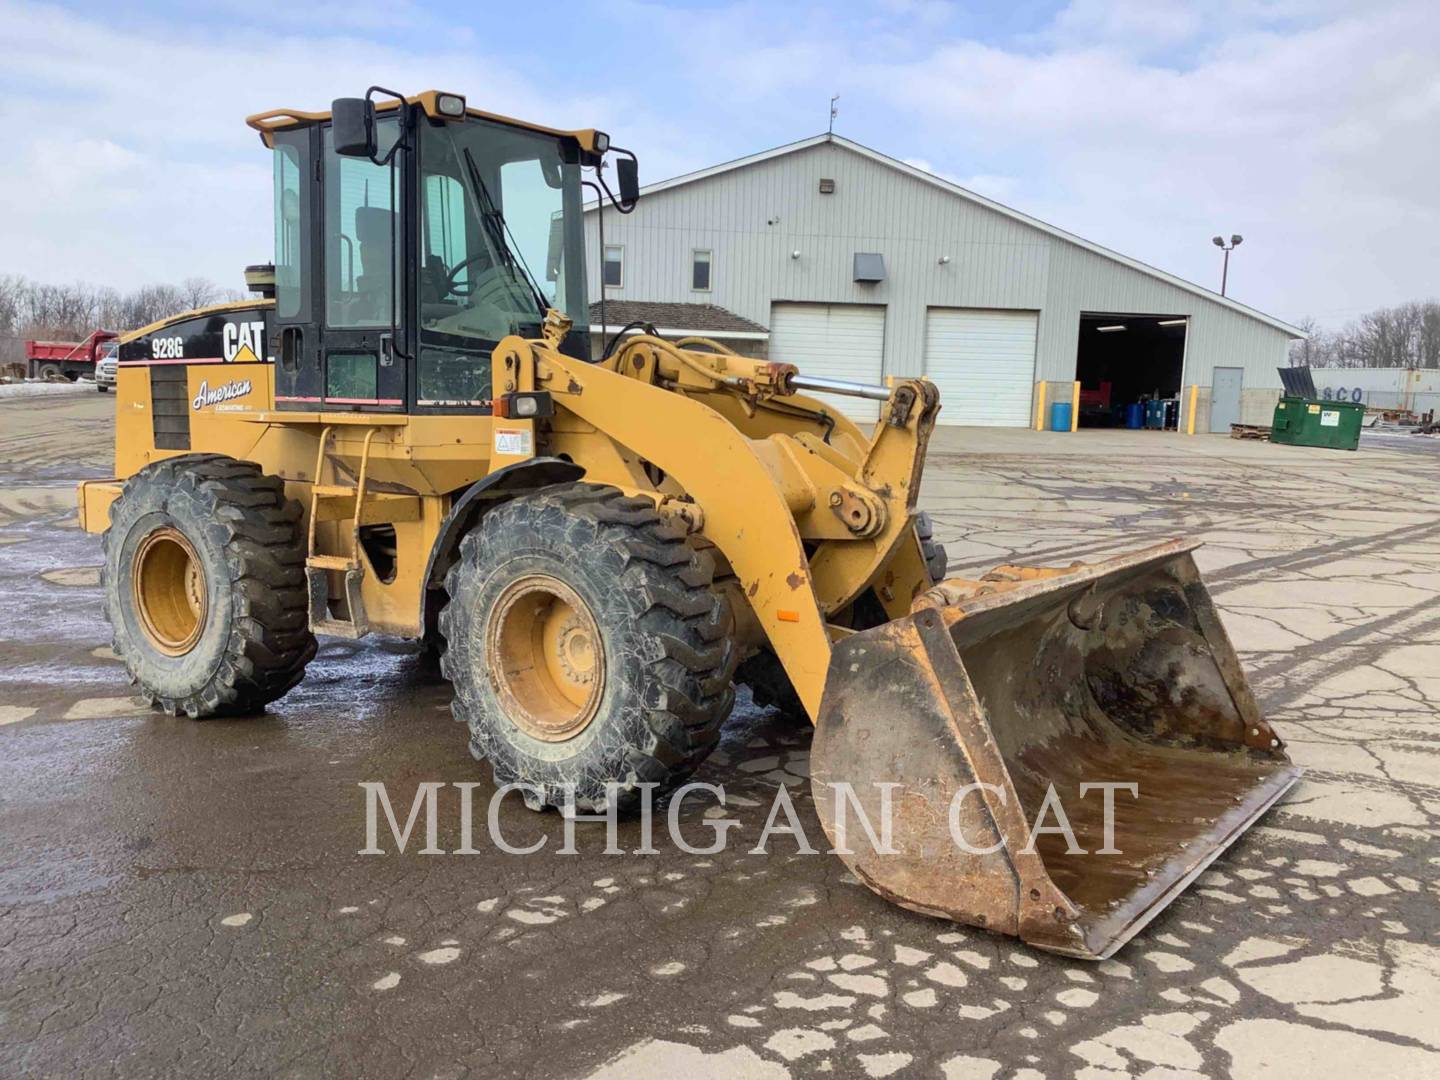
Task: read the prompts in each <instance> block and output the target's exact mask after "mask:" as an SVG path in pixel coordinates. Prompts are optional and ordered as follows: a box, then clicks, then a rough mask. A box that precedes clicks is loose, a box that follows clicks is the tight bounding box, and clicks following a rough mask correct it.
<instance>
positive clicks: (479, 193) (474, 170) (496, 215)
mask: <svg viewBox="0 0 1440 1080" xmlns="http://www.w3.org/2000/svg"><path fill="white" fill-rule="evenodd" d="M463 153H464V155H465V167H466V169H468V170H469V172H470V182H471V184H473V185H474V187H475V197H476V198H477V199H478V200H479V202H480V203H481V205H482V208H481V214H480V217H481V219H482V220H483V221H484V222H485V229H486V231H487V232H489V233H490V242H491V243H492V244H494V245H495V247H496V249H497V250H498V251H499V252H500V256H501V258H503V259H504V260H505V265H506V266H507V267H509V268H510V272H511V274H512V276H514V277H516V278H518V279H519V280H520V281H522V282H523V283H524V284H525V287H526V288H527V289H529V290H530V296H531V299H533V300H534V301H535V305H536V311H538V312H539V313H540V315H541V317H542V318H543V317H544V315H545V312H546V311H547V310H548V309H549V307H550V301H549V300H548V299H546V297H545V294H544V293H543V292H541V291H540V286H539V285H537V284H536V283H535V278H534V276H533V275H532V274H531V273H530V267H529V266H527V265H526V264H525V256H524V255H521V254H520V252H519V246H518V245H515V246H512V245H511V243H509V242H507V241H506V237H507V236H508V237H509V238H510V240H511V241H513V240H514V239H515V234H514V233H512V232H511V231H510V226H509V225H508V224H507V223H506V221H505V215H504V214H502V213H500V207H498V206H496V205H495V200H494V199H493V198H491V196H490V189H489V188H488V187H486V186H485V180H484V178H483V177H482V176H481V175H480V168H479V166H477V165H476V164H475V158H474V157H472V156H471V154H470V148H469V147H468V146H467V147H465V149H464V151H463Z"/></svg>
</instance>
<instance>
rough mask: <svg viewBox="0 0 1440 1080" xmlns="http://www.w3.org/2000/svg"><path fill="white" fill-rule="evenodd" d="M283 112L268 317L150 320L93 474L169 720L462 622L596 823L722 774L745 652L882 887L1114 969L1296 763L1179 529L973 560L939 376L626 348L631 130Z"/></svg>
mask: <svg viewBox="0 0 1440 1080" xmlns="http://www.w3.org/2000/svg"><path fill="white" fill-rule="evenodd" d="M248 122H249V124H250V126H251V127H253V128H255V129H256V130H257V131H258V132H259V134H260V136H261V138H262V140H263V141H264V143H265V145H266V146H267V147H268V148H269V149H270V151H271V152H272V156H273V164H274V195H275V259H274V263H273V266H269V265H267V266H264V267H256V268H251V269H252V274H253V281H254V286H255V290H256V291H257V292H259V293H260V294H261V298H260V299H257V300H255V301H253V302H242V303H237V304H228V305H220V306H216V307H209V308H204V309H201V310H197V311H192V312H188V313H186V314H183V315H180V316H176V317H175V318H172V319H167V320H164V321H163V322H159V323H156V324H154V325H152V326H147V327H144V328H143V329H141V330H138V331H136V332H133V333H131V334H128V335H127V336H125V337H124V338H123V339H122V340H121V342H120V345H119V371H118V386H117V398H118V400H117V403H116V404H117V411H116V454H115V477H114V478H110V479H103V480H95V481H89V482H86V483H84V484H82V485H81V487H80V492H79V502H80V517H81V523H82V525H83V526H84V527H85V528H86V529H88V530H90V531H92V532H103V533H104V589H105V603H106V613H107V616H108V618H109V621H110V623H111V626H112V629H113V636H114V648H115V651H116V653H117V654H118V655H119V656H120V657H121V658H122V659H123V660H124V662H125V664H126V666H127V667H128V669H129V672H130V676H131V680H132V682H134V683H135V684H136V685H137V686H138V688H139V692H140V693H141V694H142V695H143V696H144V697H146V698H148V699H149V700H150V701H151V702H152V703H153V704H154V705H155V706H157V707H158V708H159V709H162V710H163V711H165V712H166V713H169V714H171V715H179V714H184V715H186V716H189V717H191V718H194V719H203V718H205V717H210V716H217V715H223V714H236V713H247V712H254V711H257V710H260V709H262V708H263V707H264V706H265V705H266V704H267V703H269V702H271V701H274V700H276V699H277V698H279V697H281V696H282V695H283V694H285V693H286V692H287V691H288V690H289V689H290V688H291V687H293V686H294V685H295V684H296V683H297V682H299V680H300V679H301V678H302V676H303V674H304V670H305V665H306V663H307V662H308V661H309V660H310V659H311V657H312V656H313V655H314V652H315V638H314V635H316V634H320V635H332V636H339V637H350V638H355V637H360V636H363V635H365V634H369V633H379V634H388V635H396V636H400V637H405V638H411V639H426V640H430V641H433V642H435V643H436V646H437V648H439V649H440V650H442V659H441V665H442V670H443V672H444V673H445V675H446V676H447V677H448V679H449V680H450V682H451V683H452V684H453V687H454V704H453V709H454V713H455V716H456V718H457V719H459V720H462V721H464V722H465V723H466V725H467V726H468V729H469V737H470V746H471V749H472V751H473V753H474V754H475V756H476V757H478V758H481V759H483V760H485V761H488V762H489V763H490V765H491V767H492V768H493V771H494V775H495V779H496V781H497V782H498V783H509V784H516V785H521V787H522V790H523V792H524V795H525V798H526V800H527V801H528V802H529V804H530V805H531V806H532V807H534V808H537V809H538V808H542V807H546V806H560V807H565V806H569V807H573V808H582V809H588V810H598V809H601V808H605V807H608V806H610V805H612V804H614V805H620V806H628V805H631V804H633V803H635V802H636V800H637V797H638V796H639V793H640V792H641V791H642V790H643V789H644V787H645V786H646V785H656V786H657V787H658V788H659V789H660V790H661V791H662V792H663V791H665V790H669V789H671V788H673V787H674V786H675V785H677V784H678V783H680V782H681V781H682V780H683V778H684V777H686V776H687V775H689V774H690V773H691V772H692V771H693V770H694V769H695V768H696V767H697V766H698V765H699V764H700V762H701V761H702V760H703V759H704V758H705V756H706V754H707V753H708V752H709V751H710V750H711V748H712V747H713V746H714V745H715V742H716V740H717V737H718V732H719V729H720V726H721V724H722V723H723V722H724V720H725V718H726V715H727V714H728V712H729V710H730V707H731V703H732V701H733V697H734V684H735V682H736V680H737V671H738V673H739V677H740V678H742V679H745V680H747V681H750V682H752V683H753V684H754V685H755V687H756V693H757V696H760V697H761V698H762V699H764V700H774V701H788V702H791V703H792V704H793V707H794V708H795V709H797V710H798V711H801V712H803V714H804V715H805V716H806V717H807V718H808V719H810V720H811V721H812V722H813V723H814V724H815V728H816V730H815V735H814V744H813V754H812V768H813V786H814V795H815V800H816V805H817V807H818V812H819V815H820V817H821V820H822V823H823V824H824V826H825V828H826V830H827V833H828V834H829V836H830V839H831V841H832V843H833V844H834V847H835V850H836V851H837V852H838V853H840V854H841V857H842V858H844V859H845V860H846V861H847V862H848V864H849V865H850V867H851V868H852V869H853V871H854V872H855V874H856V875H857V876H858V877H859V878H860V879H861V880H862V881H864V882H865V883H866V884H867V885H869V886H870V887H871V888H872V889H874V890H875V891H876V892H877V893H879V894H880V895H882V896H884V897H887V898H889V899H890V900H893V901H895V902H897V903H899V904H902V905H904V906H906V907H908V908H912V909H915V910H917V911H922V912H926V913H929V914H932V915H937V916H942V917H946V918H949V919H954V920H959V921H961V922H966V923H970V924H974V925H980V926H986V927H989V928H991V929H993V930H996V931H999V932H1001V933H1007V934H1014V935H1019V936H1020V937H1022V938H1023V939H1025V940H1026V941H1028V942H1031V943H1032V944H1034V945H1037V946H1039V947H1042V948H1045V949H1050V950H1054V951H1057V952H1061V953H1066V954H1070V955H1073V956H1081V957H1100V956H1104V955H1107V954H1108V953H1109V952H1111V951H1113V950H1114V949H1116V948H1118V947H1119V946H1120V944H1122V943H1123V942H1124V941H1125V940H1126V939H1127V938H1128V937H1129V936H1130V935H1132V934H1133V933H1134V932H1135V931H1136V930H1137V929H1139V928H1140V927H1141V926H1143V925H1144V924H1145V923H1146V922H1147V921H1148V920H1149V919H1150V918H1152V917H1153V916H1154V915H1155V914H1156V913H1157V912H1158V911H1159V910H1160V909H1162V908H1163V907H1164V906H1165V904H1166V903H1168V901H1169V900H1170V899H1171V898H1173V897H1174V896H1175V895H1176V894H1177V893H1178V892H1179V891H1180V890H1181V889H1183V888H1184V886H1185V885H1186V883H1187V882H1188V881H1189V880H1191V878H1193V877H1194V876H1195V875H1196V874H1198V873H1199V872H1200V871H1201V870H1202V869H1203V868H1204V867H1205V866H1206V865H1207V864H1208V863H1209V862H1210V861H1211V860H1212V859H1214V858H1215V857H1216V856H1217V855H1218V854H1219V853H1220V852H1221V851H1223V850H1224V848H1225V847H1226V846H1227V845H1228V844H1229V843H1230V842H1232V841H1233V840H1234V839H1235V838H1236V837H1237V836H1239V835H1240V834H1241V833H1242V832H1243V831H1244V830H1245V828H1246V827H1247V826H1248V825H1250V824H1251V823H1252V822H1253V821H1254V820H1255V819H1256V818H1257V817H1258V816H1259V815H1260V814H1262V813H1263V812H1264V811H1265V810H1266V808H1267V807H1269V806H1270V805H1271V804H1272V803H1274V802H1275V800H1276V799H1278V798H1279V797H1280V796H1281V795H1282V794H1283V793H1284V791H1285V790H1286V789H1287V788H1288V787H1289V786H1290V784H1292V783H1293V782H1294V780H1295V778H1296V776H1297V773H1298V770H1297V769H1296V768H1295V767H1294V766H1292V765H1291V764H1290V762H1289V760H1288V758H1287V757H1286V755H1285V753H1284V751H1283V749H1282V747H1281V744H1280V740H1279V739H1278V738H1277V737H1276V735H1275V733H1274V732H1273V731H1272V730H1271V728H1270V726H1269V725H1268V724H1267V723H1266V722H1265V720H1264V719H1263V718H1262V717H1261V716H1260V713H1259V710H1258V709H1257V707H1256V704H1255V701H1254V699H1253V698H1252V696H1251V693H1250V691H1249V688H1248V686H1247V684H1246V681H1245V677H1244V674H1243V672H1242V671H1241V668H1240V665H1239V663H1238V661H1237V659H1236V656H1235V652H1234V650H1233V649H1232V648H1231V645H1230V643H1229V641H1228V640H1227V638H1226V636H1225V631H1224V628H1223V627H1222V626H1221V623H1220V620H1219V618H1218V617H1217V615H1216V612H1215V609H1214V606H1213V605H1212V603H1211V601H1210V598H1209V596H1208V594H1207V592H1206V590H1205V587H1204V585H1203V584H1202V582H1201V581H1200V578H1199V576H1198V575H1197V573H1196V570H1195V565H1194V563H1193V561H1192V560H1191V556H1190V547H1189V546H1187V545H1186V544H1183V543H1180V542H1175V543H1170V544H1165V545H1162V546H1160V547H1156V548H1151V549H1149V550H1146V551H1142V552H1138V553H1136V554H1132V555H1127V556H1124V557H1121V558H1117V559H1112V560H1110V561H1108V562H1102V563H1099V564H1094V565H1085V564H1075V565H1072V566H1069V567H1064V568H1034V567H1028V568H1027V567H1001V568H998V569H997V570H995V571H993V572H991V573H989V574H986V575H984V576H983V577H981V578H979V579H977V580H970V581H965V580H958V579H956V580H942V579H943V577H944V558H943V551H942V550H941V549H939V548H938V546H936V545H935V544H934V543H933V541H932V539H931V537H930V530H929V527H928V524H927V523H926V521H925V520H924V518H923V515H921V514H919V513H918V511H917V508H916V497H917V495H918V493H919V490H920V476H921V469H922V465H923V463H924V460H925V451H926V444H927V442H928V440H929V438H930V434H931V431H932V428H933V426H934V424H935V419H936V415H937V413H938V411H939V408H940V402H939V400H938V395H937V392H936V390H935V387H934V386H933V384H931V383H929V382H927V381H925V380H921V379H899V380H897V381H896V382H895V384H894V385H893V386H891V387H888V388H887V387H874V386H865V385H857V384H852V383H844V382H838V381H835V380H828V379H825V378H822V377H818V376H815V375H813V374H811V375H808V376H807V375H806V374H805V373H803V372H800V371H797V370H796V368H795V367H793V366H791V365H789V364H786V363H785V362H784V357H779V358H775V359H772V360H770V361H757V360H752V359H747V358H745V357H742V356H737V355H735V354H734V353H732V352H731V351H729V350H728V349H726V348H724V347H722V346H720V345H718V344H716V343H715V342H712V341H707V340H703V339H698V338H692V339H685V340H668V339H665V338H663V337H661V336H659V335H658V334H656V333H654V332H646V330H645V329H644V328H640V331H639V332H635V333H630V334H628V335H622V336H619V337H618V338H616V339H612V340H611V341H609V342H606V343H605V344H604V347H603V348H595V349H593V351H592V345H591V336H590V328H589V318H588V308H587V298H586V275H585V239H584V230H583V226H582V215H583V204H582V190H583V189H582V183H583V184H592V185H594V187H595V189H596V193H597V197H601V196H603V201H608V202H610V203H613V204H614V206H615V207H616V208H618V209H619V210H620V211H621V212H625V211H627V210H628V209H630V208H632V207H633V206H634V202H635V199H636V198H637V197H638V186H637V180H636V164H635V158H634V155H633V154H630V153H629V152H628V151H624V150H620V149H619V148H616V147H612V146H611V145H610V141H609V138H608V137H607V136H606V135H605V134H604V133H603V132H599V131H595V130H588V129H587V130H576V131H560V130H552V129H549V128H544V127H540V126H537V125H534V124H529V123H525V122H522V121H518V120H514V119H511V118H508V117H504V116H498V115H493V114H490V113H486V112H483V111H480V110H477V109H474V108H471V107H470V106H469V105H468V104H467V103H466V102H465V100H464V99H463V98H462V97H460V96H459V95H457V94H449V93H440V92H433V91H432V92H429V93H424V94H419V95H417V96H414V97H402V96H400V95H398V94H393V93H392V92H390V91H386V90H383V89H381V88H378V87H376V88H372V89H371V91H370V92H369V93H367V95H366V96H365V97H364V98H348V99H341V100H338V101H336V102H334V103H333V105H332V107H331V109H330V110H329V111H325V112H300V111H296V110H291V109H280V110H275V111H272V112H267V113H261V114H259V115H256V116H253V117H251V118H250V119H249V121H248ZM611 166H613V168H611ZM607 169H608V172H607V171H606V170H607ZM608 176H613V177H614V180H615V186H616V187H617V188H618V191H617V192H614V193H612V191H611V185H610V181H609V179H608V178H607V177H608ZM820 392H824V393H829V394H834V393H840V394H852V395H859V396H863V397H869V398H873V399H876V400H878V401H880V402H882V404H881V407H880V416H879V421H878V423H877V424H876V425H875V426H874V430H873V431H872V432H869V433H867V432H865V431H863V430H861V429H860V428H859V427H857V426H856V425H855V424H854V423H852V422H851V421H849V420H848V419H846V418H845V417H844V416H843V415H840V414H839V413H838V412H836V411H835V410H834V409H833V408H831V407H829V406H827V405H825V404H822V403H821V401H819V400H817V399H816V398H814V397H812V396H808V395H809V394H811V393H820ZM651 790H653V789H651ZM1062 810H1063V811H1064V815H1065V820H1066V821H1067V822H1068V825H1067V826H1065V827H1064V828H1062V827H1060V826H1058V825H1057V822H1058V821H1059V820H1060V818H1061V811H1062ZM862 813H863V814H864V819H865V821H866V823H867V825H871V826H872V827H873V828H874V829H877V830H878V833H877V834H876V835H875V836H873V837H869V839H871V840H873V841H874V842H866V840H867V836H862V835H860V834H859V832H857V830H856V829H855V828H854V827H853V826H854V825H855V823H856V822H857V821H859V820H860V816H861V814H862ZM847 815H848V817H847Z"/></svg>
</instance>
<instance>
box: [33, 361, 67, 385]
mask: <svg viewBox="0 0 1440 1080" xmlns="http://www.w3.org/2000/svg"><path fill="white" fill-rule="evenodd" d="M35 375H36V376H37V377H38V378H41V379H44V380H45V381H46V382H59V381H60V380H61V379H63V378H64V377H65V372H64V370H62V369H61V367H60V365H59V364H41V365H40V367H39V368H38V369H36V371H35Z"/></svg>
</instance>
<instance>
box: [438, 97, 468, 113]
mask: <svg viewBox="0 0 1440 1080" xmlns="http://www.w3.org/2000/svg"><path fill="white" fill-rule="evenodd" d="M435 111H436V112H438V113H439V114H440V115H441V116H450V117H455V118H457V119H458V118H459V117H462V116H464V115H465V99H464V98H463V97H461V96H460V95H459V94H436V95H435Z"/></svg>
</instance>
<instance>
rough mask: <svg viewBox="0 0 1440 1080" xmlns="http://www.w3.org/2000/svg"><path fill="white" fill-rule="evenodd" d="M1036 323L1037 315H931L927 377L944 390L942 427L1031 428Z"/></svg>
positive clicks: (935, 311) (969, 311)
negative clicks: (958, 425) (943, 425)
mask: <svg viewBox="0 0 1440 1080" xmlns="http://www.w3.org/2000/svg"><path fill="white" fill-rule="evenodd" d="M1036 318H1037V316H1036V313H1035V312H1033V311H981V310H977V309H974V308H931V309H930V310H929V311H927V312H926V315H925V374H926V375H928V376H929V377H930V378H931V380H932V381H933V382H934V383H935V385H936V386H937V387H939V389H940V420H939V422H940V423H941V424H966V425H974V426H984V427H1028V426H1029V425H1030V403H1031V394H1032V392H1033V389H1034V383H1035V324H1036Z"/></svg>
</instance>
